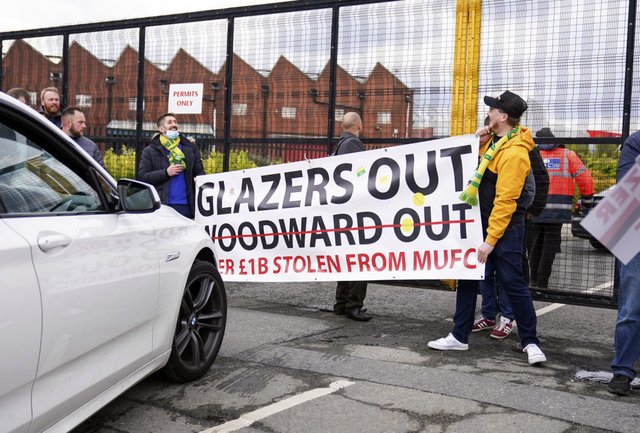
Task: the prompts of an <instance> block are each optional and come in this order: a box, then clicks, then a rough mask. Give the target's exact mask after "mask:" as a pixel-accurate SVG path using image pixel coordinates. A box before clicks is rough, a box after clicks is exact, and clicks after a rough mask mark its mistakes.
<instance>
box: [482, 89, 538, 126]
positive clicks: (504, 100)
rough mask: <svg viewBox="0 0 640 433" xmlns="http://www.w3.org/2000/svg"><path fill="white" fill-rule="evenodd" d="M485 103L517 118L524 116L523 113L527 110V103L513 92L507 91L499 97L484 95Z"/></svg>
mask: <svg viewBox="0 0 640 433" xmlns="http://www.w3.org/2000/svg"><path fill="white" fill-rule="evenodd" d="M484 103H485V104H487V105H488V106H489V107H491V108H497V109H498V110H500V111H502V112H504V113H507V114H508V115H509V117H514V118H516V119H518V118H520V117H521V116H522V113H524V112H525V111H527V103H526V102H525V101H524V99H522V98H521V97H519V96H518V95H516V94H515V93H513V92H510V91H508V90H507V91H506V92H504V93H503V94H502V95H500V96H498V97H497V98H493V97H491V96H485V97H484Z"/></svg>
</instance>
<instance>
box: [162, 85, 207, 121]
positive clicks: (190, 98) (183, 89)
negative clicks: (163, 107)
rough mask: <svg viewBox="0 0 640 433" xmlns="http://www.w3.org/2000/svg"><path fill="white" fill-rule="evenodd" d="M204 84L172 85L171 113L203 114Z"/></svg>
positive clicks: (170, 92) (169, 108)
mask: <svg viewBox="0 0 640 433" xmlns="http://www.w3.org/2000/svg"><path fill="white" fill-rule="evenodd" d="M203 87H204V85H203V84H202V83H187V84H170V85H169V102H168V110H169V113H173V114H200V113H202V94H203Z"/></svg>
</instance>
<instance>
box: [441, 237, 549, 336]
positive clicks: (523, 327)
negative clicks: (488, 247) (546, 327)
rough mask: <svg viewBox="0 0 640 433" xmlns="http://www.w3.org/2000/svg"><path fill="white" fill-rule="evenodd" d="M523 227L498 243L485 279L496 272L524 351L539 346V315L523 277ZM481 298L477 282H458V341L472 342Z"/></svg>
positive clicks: (455, 322) (455, 321)
mask: <svg viewBox="0 0 640 433" xmlns="http://www.w3.org/2000/svg"><path fill="white" fill-rule="evenodd" d="M523 237H524V226H519V227H508V228H507V230H506V231H505V232H504V235H503V236H502V238H501V239H500V240H499V241H498V243H496V246H495V247H494V249H493V251H492V252H491V254H489V259H488V260H487V263H486V266H485V278H486V277H487V276H490V275H493V274H494V272H495V275H496V278H497V281H498V284H499V285H500V287H502V289H503V290H504V292H505V293H506V295H507V297H508V298H509V300H510V301H511V306H512V308H513V316H514V319H515V320H516V322H518V335H520V342H521V344H522V347H525V346H527V345H528V344H531V343H534V344H540V340H538V337H537V336H536V326H537V324H538V321H537V318H536V311H535V309H534V308H533V300H532V299H531V292H530V291H529V287H528V286H527V283H525V281H524V274H523V273H522V241H523ZM477 294H478V282H477V281H464V280H460V281H458V290H457V292H456V312H455V314H454V316H453V331H452V332H451V333H452V334H453V336H454V337H456V339H457V340H458V341H460V342H462V343H468V342H469V335H470V334H471V328H472V326H473V319H474V316H475V311H476V298H477Z"/></svg>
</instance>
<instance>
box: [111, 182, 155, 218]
mask: <svg viewBox="0 0 640 433" xmlns="http://www.w3.org/2000/svg"><path fill="white" fill-rule="evenodd" d="M118 203H119V204H120V209H122V210H125V211H127V212H139V213H147V212H153V211H155V210H156V209H160V206H161V203H160V196H159V195H158V192H157V191H156V189H155V188H154V187H153V185H149V184H148V183H144V182H140V181H138V180H132V179H120V180H119V181H118Z"/></svg>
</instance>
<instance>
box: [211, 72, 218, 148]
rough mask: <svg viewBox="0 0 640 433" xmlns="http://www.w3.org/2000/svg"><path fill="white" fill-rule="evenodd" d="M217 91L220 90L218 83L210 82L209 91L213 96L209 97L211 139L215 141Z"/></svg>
mask: <svg viewBox="0 0 640 433" xmlns="http://www.w3.org/2000/svg"><path fill="white" fill-rule="evenodd" d="M218 90H220V83H218V82H217V81H212V82H211V91H212V92H213V96H212V97H211V102H213V138H214V139H215V138H216V137H217V133H216V129H217V123H216V121H217V119H218V116H217V114H218V113H217V111H218V107H217V105H216V100H217V98H218Z"/></svg>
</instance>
